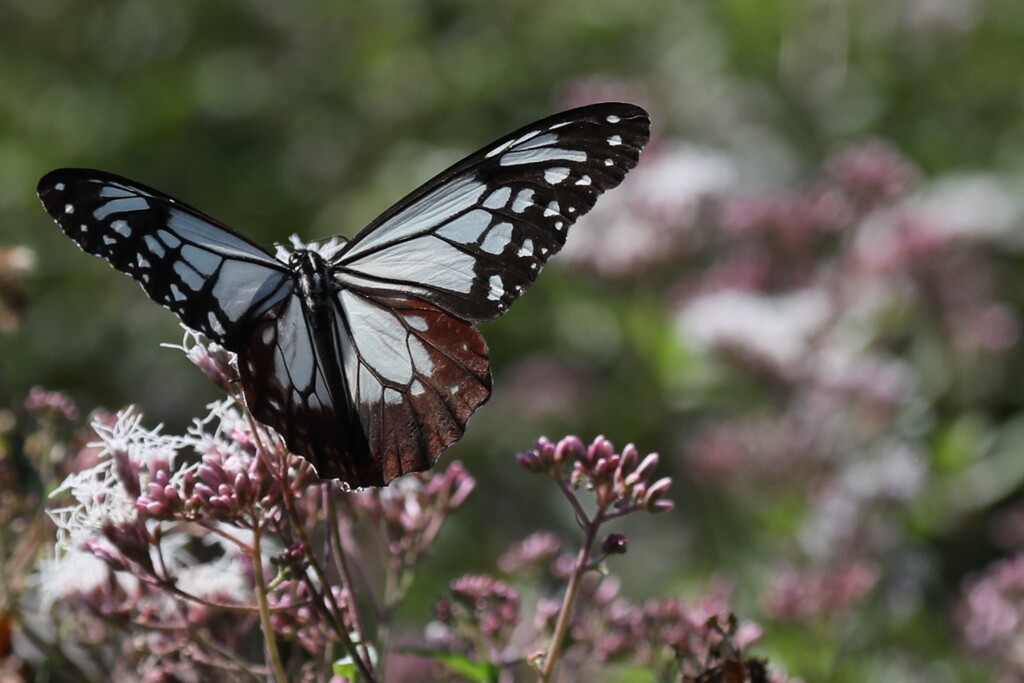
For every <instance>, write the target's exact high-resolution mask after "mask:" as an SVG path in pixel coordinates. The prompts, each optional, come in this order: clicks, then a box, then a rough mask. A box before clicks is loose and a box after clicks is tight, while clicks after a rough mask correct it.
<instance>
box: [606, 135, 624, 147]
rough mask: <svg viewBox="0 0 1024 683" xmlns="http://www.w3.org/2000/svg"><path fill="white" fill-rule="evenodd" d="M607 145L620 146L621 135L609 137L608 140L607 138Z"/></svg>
mask: <svg viewBox="0 0 1024 683" xmlns="http://www.w3.org/2000/svg"><path fill="white" fill-rule="evenodd" d="M608 144H609V145H611V146H612V147H618V146H619V145H621V144H622V136H621V135H613V136H611V137H610V138H608Z"/></svg>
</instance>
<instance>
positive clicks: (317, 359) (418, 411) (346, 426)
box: [239, 290, 490, 487]
mask: <svg viewBox="0 0 1024 683" xmlns="http://www.w3.org/2000/svg"><path fill="white" fill-rule="evenodd" d="M331 307H332V308H331V314H330V316H329V317H328V318H326V319H328V320H330V321H331V322H330V324H329V325H321V324H318V323H317V322H315V321H316V317H315V316H313V315H311V314H310V312H309V311H308V310H306V309H304V308H303V306H302V301H301V299H300V298H299V297H298V296H291V297H289V298H288V299H287V300H285V301H283V302H281V304H279V305H278V306H276V307H275V308H274V310H272V311H271V314H270V315H268V316H266V317H265V318H264V319H263V321H261V322H260V323H259V325H258V326H257V327H256V329H255V331H254V333H253V335H252V338H251V341H250V346H249V347H248V349H247V350H246V351H245V352H243V353H241V354H240V355H239V372H240V373H241V378H242V387H243V388H244V391H245V396H246V404H247V405H248V406H249V409H250V410H251V411H252V413H253V416H255V417H256V419H257V420H259V421H260V422H263V423H265V424H268V425H270V426H272V427H274V429H276V430H277V431H278V433H280V434H281V436H282V437H284V439H285V442H286V443H287V444H288V448H289V450H291V451H292V452H295V453H301V454H303V455H305V456H306V457H307V458H309V459H310V460H311V462H312V463H313V466H314V467H315V468H316V471H317V475H318V476H320V477H321V478H324V479H327V478H331V479H342V480H343V481H345V482H347V483H348V484H350V485H352V486H356V487H362V486H380V485H383V484H386V483H387V482H389V481H391V480H392V479H394V478H395V477H398V476H400V475H402V474H406V473H408V472H418V471H421V470H425V469H427V468H429V467H430V466H431V465H432V464H433V462H434V459H435V458H436V456H437V455H438V454H439V453H440V452H441V451H442V450H443V449H444V448H445V447H446V446H448V445H449V444H450V443H452V442H453V441H455V440H456V439H458V438H459V437H460V436H462V433H463V430H464V429H465V426H466V421H467V420H468V419H469V416H470V415H471V414H472V413H473V411H474V410H475V409H476V408H477V406H479V405H480V404H481V403H483V402H484V401H485V400H486V399H487V396H488V395H489V393H490V374H489V373H488V371H487V346H486V344H485V343H484V340H483V337H482V336H481V335H480V333H479V332H477V331H476V330H475V329H474V328H473V326H472V325H470V324H469V323H465V322H461V321H459V320H456V319H455V318H452V317H451V316H450V315H447V314H445V313H444V312H442V311H440V310H438V309H437V307H435V306H433V305H431V304H429V303H426V302H423V301H420V300H416V299H410V298H407V297H399V296H395V297H379V296H373V295H363V294H357V293H355V292H352V291H350V290H343V291H341V292H338V293H337V295H336V298H335V299H334V301H333V302H332V303H331ZM353 330H359V334H353V332H352V331H353Z"/></svg>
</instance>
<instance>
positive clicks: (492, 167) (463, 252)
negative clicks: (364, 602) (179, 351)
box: [38, 103, 650, 487]
mask: <svg viewBox="0 0 1024 683" xmlns="http://www.w3.org/2000/svg"><path fill="white" fill-rule="evenodd" d="M649 131H650V119H649V118H648V116H647V113H646V112H645V111H644V110H643V109H640V108H639V107H636V106H634V105H631V104H616V103H607V104H596V105H592V106H587V107H581V108H579V109H573V110H570V111H566V112H562V113H560V114H556V115H554V116H551V117H549V118H546V119H543V120H541V121H538V122H536V123H532V124H530V125H528V126H526V127H524V128H521V129H520V130H517V131H516V132H514V133H511V134H509V135H506V136H505V137H503V138H501V139H500V140H498V141H496V142H494V143H492V144H490V145H488V146H487V147H485V148H483V149H481V150H480V151H478V152H476V153H474V154H471V155H470V156H468V157H466V158H465V159H463V160H462V161H460V162H458V163H456V164H455V165H454V166H452V167H451V168H449V169H448V170H446V171H443V172H442V173H440V174H439V175H438V176H436V177H435V178H433V179H432V180H430V181H429V182H427V183H426V184H425V185H423V186H422V187H420V188H419V189H417V190H415V191H414V192H413V193H412V194H410V195H409V196H407V197H405V198H404V199H402V200H401V201H400V202H398V203H397V204H395V205H394V206H392V207H391V208H390V209H388V210H387V211H385V212H384V213H383V214H382V215H381V216H380V217H378V218H377V219H376V220H374V221H373V222H372V223H370V225H368V226H367V227H366V228H364V229H363V230H362V231H361V232H360V233H359V234H358V235H356V236H355V237H354V238H353V239H352V240H350V241H348V242H346V243H344V245H343V246H341V247H340V249H336V250H331V251H329V252H325V253H326V256H325V254H324V253H321V251H318V250H316V249H299V250H297V251H295V252H294V253H292V254H291V255H290V256H289V257H287V258H286V259H278V258H275V257H274V256H272V255H271V254H270V253H268V252H267V251H265V250H263V249H262V248H260V247H258V246H257V245H256V244H254V243H253V242H251V241H249V240H248V239H246V238H245V237H243V236H241V235H239V234H238V233H236V232H234V231H233V230H231V229H230V228H228V227H227V226H225V225H223V224H222V223H219V222H218V221H216V220H214V219H213V218H210V217H209V216H207V215H205V214H203V213H201V212H200V211H197V210H196V209H193V208H191V207H189V206H187V205H186V204H183V203H182V202H179V201H178V200H176V199H173V198H171V197H169V196H167V195H165V194H163V193H161V192H158V191H156V190H153V189H151V188H149V187H146V186H145V185H142V184H140V183H136V182H133V181H131V180H128V179H126V178H121V177H119V176H116V175H113V174H110V173H104V172H102V171H92V170H84V169H60V170H56V171H52V172H50V173H48V174H47V175H46V176H45V177H43V179H42V180H40V181H39V189H38V192H39V197H40V199H42V202H43V206H44V207H45V208H46V210H47V211H48V212H49V213H50V215H51V216H53V218H54V219H55V220H56V221H57V223H58V224H59V225H60V227H61V229H62V230H63V231H64V232H65V233H67V235H68V236H69V237H70V238H71V239H73V240H74V241H75V242H77V243H78V245H79V246H80V247H81V248H82V249H83V250H85V251H86V252H88V253H90V254H95V255H97V256H102V257H103V258H105V259H106V260H107V261H109V262H110V264H111V265H113V266H114V267H115V268H117V269H118V270H120V271H123V272H125V273H127V274H128V275H130V276H132V277H133V278H135V279H136V280H138V282H139V283H140V284H141V285H142V288H143V289H144V290H145V291H146V293H147V294H148V295H149V296H150V298H152V299H153V300H154V301H156V302H157V303H159V304H161V305H163V306H165V307H167V308H169V309H170V310H172V311H174V312H175V313H176V314H177V315H178V317H179V318H181V320H182V322H184V323H185V325H187V326H188V327H191V328H193V329H195V330H198V331H200V332H202V333H203V334H205V335H206V336H207V337H209V338H210V339H212V340H213V341H216V342H217V343H219V344H221V345H223V346H224V347H225V348H227V349H228V350H230V351H233V352H235V353H236V354H238V368H239V374H240V378H241V385H242V389H243V393H244V395H245V400H246V403H247V405H248V407H249V409H250V411H251V412H252V414H253V416H255V418H256V419H257V420H259V421H260V422H263V423H264V424H266V425H269V426H271V427H273V428H274V429H275V430H277V431H278V432H279V433H280V434H281V435H282V436H283V437H284V439H285V442H286V443H287V445H288V448H289V449H290V450H291V451H293V452H294V453H296V454H298V455H301V456H304V457H305V458H306V459H308V460H309V461H310V462H311V463H312V464H313V466H314V467H315V468H316V471H317V474H318V475H319V476H320V477H322V478H337V479H342V480H343V481H345V482H347V483H348V484H349V485H351V486H356V487H358V486H371V485H374V486H375V485H383V484H386V483H387V482H389V481H391V480H392V479H394V478H395V477H398V476H400V475H402V474H406V473H409V472H417V471H422V470H426V469H428V468H429V467H430V466H431V465H432V464H433V463H434V461H435V460H436V459H437V457H438V456H439V455H440V453H441V451H443V450H444V449H445V448H446V447H447V446H449V445H450V444H451V443H452V442H454V441H455V440H457V439H458V438H460V437H461V436H462V434H463V431H464V430H465V426H466V422H467V421H468V420H469V417H470V415H472V414H473V412H474V411H475V410H476V409H477V408H479V407H480V406H481V405H483V403H484V402H485V401H486V400H487V399H488V397H489V396H490V393H491V376H490V367H489V364H488V357H487V344H486V343H485V341H484V339H483V337H482V336H481V335H480V333H479V332H477V330H476V329H475V328H474V327H473V323H477V322H481V321H484V320H490V319H492V318H495V317H497V316H499V315H501V314H502V313H504V312H505V311H506V310H507V309H508V307H509V305H510V304H511V303H512V302H513V301H515V300H516V299H517V298H518V297H519V296H520V295H521V294H522V293H523V292H524V291H525V290H526V288H527V287H529V286H530V284H532V283H533V281H534V280H535V279H536V277H537V274H538V273H539V272H540V270H541V268H542V267H543V265H544V264H545V263H546V262H547V260H548V259H549V258H550V257H551V256H552V254H554V253H556V252H557V251H558V250H559V249H561V247H562V245H563V244H565V237H566V231H567V230H568V228H569V226H570V225H572V224H573V223H574V222H575V221H576V219H578V218H579V217H580V216H582V215H583V214H585V213H586V212H587V211H589V210H590V209H591V208H592V207H593V206H594V202H595V201H596V200H597V197H598V195H600V194H601V193H602V192H604V191H605V190H609V189H611V188H613V187H615V186H616V185H618V184H619V183H620V182H621V181H622V178H623V177H624V176H625V174H626V172H627V171H628V170H629V169H631V168H633V167H634V166H635V165H636V163H637V159H638V158H639V156H640V150H641V149H642V148H643V146H644V145H645V144H646V143H647V139H648V136H649Z"/></svg>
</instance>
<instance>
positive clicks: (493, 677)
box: [402, 648, 501, 683]
mask: <svg viewBox="0 0 1024 683" xmlns="http://www.w3.org/2000/svg"><path fill="white" fill-rule="evenodd" d="M402 652H403V653H404V654H409V655H416V656H417V657H425V658H427V659H433V660H434V661H435V662H441V663H442V664H444V665H445V666H447V667H448V668H449V669H451V670H452V671H454V672H455V673H457V674H459V675H460V676H464V677H466V678H468V679H469V680H471V681H476V682H477V683H497V681H498V674H499V673H500V671H501V670H500V669H499V668H498V665H497V664H494V663H493V662H478V661H476V660H475V659H470V658H469V657H466V656H464V655H456V654H451V653H449V652H436V651H434V650H424V649H421V648H409V649H403V650H402Z"/></svg>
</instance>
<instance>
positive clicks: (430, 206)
mask: <svg viewBox="0 0 1024 683" xmlns="http://www.w3.org/2000/svg"><path fill="white" fill-rule="evenodd" d="M649 133H650V120H649V119H648V117H647V114H646V112H644V111H643V110H642V109H640V108H639V107H636V106H634V105H630V104H599V105H593V106H590V107H583V108H580V109H574V110H571V111H567V112H562V113H561V114H556V115H555V116H552V117H549V118H547V119H544V120H541V121H538V122H537V123H534V124H531V125H529V126H527V127H525V128H522V129H520V130H518V131H516V132H514V133H511V134H509V135H507V136H505V137H504V138H502V139H500V140H498V141H497V142H495V143H493V144H491V145H489V146H488V147H485V148H484V149H482V150H480V151H479V152H476V153H475V154H472V155H470V156H469V157H467V158H466V159H464V160H462V161H460V162H458V163H457V164H455V165H454V166H452V167H451V168H449V169H448V170H446V171H444V172H442V173H441V174H439V175H438V176H437V177H435V178H434V179H432V180H430V181H428V182H427V183H426V184H425V185H423V186H422V187H421V188H419V189H418V190H416V191H415V192H413V193H412V194H410V195H409V196H408V197H406V198H405V199H403V200H402V201H400V202H399V203H398V204H396V205H395V206H394V207H392V208H391V209H389V210H388V211H387V212H385V213H384V214H383V215H381V216H380V217H379V218H377V219H376V220H375V221H374V222H373V223H371V224H370V225H369V226H368V227H367V228H366V229H364V230H363V231H362V232H360V233H359V234H358V235H357V236H356V237H355V238H354V239H353V240H352V241H351V242H349V243H348V244H347V245H346V246H345V248H344V249H343V250H342V251H341V253H339V254H338V256H337V257H336V258H335V269H336V270H335V273H336V278H337V281H338V282H339V284H341V285H342V286H346V287H352V288H356V289H360V290H369V291H378V292H395V293H404V294H415V295H417V296H420V297H422V298H423V299H425V300H427V301H430V302H431V303H433V304H435V305H437V306H439V307H440V308H441V309H443V310H445V311H447V312H449V313H451V314H452V315H455V316H457V317H459V318H461V319H463V320H470V321H474V322H476V321H481V320H489V319H491V318H494V317H496V316H498V315H501V314H502V313H504V312H505V310H507V309H508V306H509V305H510V304H511V303H512V302H513V301H515V299H517V298H518V297H519V296H520V295H521V294H522V293H523V292H524V291H525V290H526V288H527V287H529V286H530V284H532V283H533V281H534V280H535V279H536V278H537V275H538V273H539V272H540V270H541V268H542V267H543V266H544V264H545V263H546V262H547V260H548V259H549V258H550V257H551V256H552V255H553V254H555V253H556V252H558V251H559V250H560V249H561V248H562V246H563V245H564V244H565V238H566V233H567V231H568V229H569V226H571V225H572V224H573V223H574V222H575V221H576V220H577V219H578V218H579V217H580V216H582V215H583V214H585V213H586V212H588V211H589V210H590V209H591V208H593V206H594V202H595V201H596V200H597V197H598V195H600V194H601V193H602V192H604V191H606V190H609V189H611V188H613V187H615V186H616V185H618V184H619V183H620V182H621V181H622V179H623V177H624V176H625V174H626V172H627V171H628V170H629V169H631V168H633V166H635V165H636V163H637V160H638V158H639V156H640V150H641V149H642V148H643V146H644V145H645V144H646V142H647V139H648V136H649Z"/></svg>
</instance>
